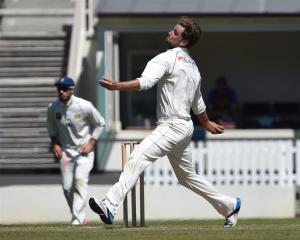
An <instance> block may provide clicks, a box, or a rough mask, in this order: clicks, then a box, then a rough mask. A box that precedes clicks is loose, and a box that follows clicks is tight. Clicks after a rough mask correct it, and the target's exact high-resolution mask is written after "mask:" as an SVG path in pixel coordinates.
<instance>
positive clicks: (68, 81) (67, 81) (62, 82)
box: [54, 77, 75, 87]
mask: <svg viewBox="0 0 300 240" xmlns="http://www.w3.org/2000/svg"><path fill="white" fill-rule="evenodd" d="M54 85H55V86H66V87H74V86H75V83H74V81H73V79H72V78H69V77H61V78H60V79H58V80H57V81H56V83H55V84H54Z"/></svg>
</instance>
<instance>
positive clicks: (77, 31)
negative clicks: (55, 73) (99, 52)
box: [67, 0, 94, 82]
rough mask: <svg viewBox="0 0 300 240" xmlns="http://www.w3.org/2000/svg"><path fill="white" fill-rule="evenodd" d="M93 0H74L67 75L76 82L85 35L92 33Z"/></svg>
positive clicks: (80, 66) (79, 72)
mask: <svg viewBox="0 0 300 240" xmlns="http://www.w3.org/2000/svg"><path fill="white" fill-rule="evenodd" d="M93 19H94V12H93V0H77V1H76V2H75V13H74V21H73V26H72V33H71V44H70V53H69V62H68V70H67V75H68V76H69V77H71V78H73V79H74V81H75V82H77V81H78V80H79V78H80V74H81V72H82V62H83V58H84V55H85V52H84V51H85V47H86V40H87V37H90V36H92V35H93V34H94V21H93Z"/></svg>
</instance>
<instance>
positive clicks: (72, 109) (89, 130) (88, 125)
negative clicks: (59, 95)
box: [47, 95, 105, 155]
mask: <svg viewBox="0 0 300 240" xmlns="http://www.w3.org/2000/svg"><path fill="white" fill-rule="evenodd" d="M104 125H105V121H104V118H103V117H102V116H101V114H100V113H99V112H98V111H97V109H96V108H95V107H94V106H93V105H92V103H91V102H89V101H86V100H84V99H82V98H79V97H76V96H74V95H72V96H71V98H70V100H69V101H68V103H67V104H64V103H63V102H61V101H60V100H59V99H57V100H56V101H55V102H53V103H50V104H49V107H48V114H47V128H48V133H49V136H50V137H57V138H58V140H59V143H60V145H61V147H62V148H63V149H64V150H72V149H73V150H75V151H78V150H79V148H80V146H82V145H83V144H85V143H87V142H88V140H89V139H90V138H91V137H92V138H94V139H96V140H97V139H98V138H99V136H100V134H101V131H102V128H103V126H104ZM71 154H72V155H74V154H75V153H71Z"/></svg>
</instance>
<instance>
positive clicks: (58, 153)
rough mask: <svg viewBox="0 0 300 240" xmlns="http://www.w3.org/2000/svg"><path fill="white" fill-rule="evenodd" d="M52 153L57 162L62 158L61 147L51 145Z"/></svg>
mask: <svg viewBox="0 0 300 240" xmlns="http://www.w3.org/2000/svg"><path fill="white" fill-rule="evenodd" d="M52 153H53V155H54V157H55V158H56V159H57V160H59V159H61V157H62V153H63V151H62V149H61V147H60V146H59V145H58V144H53V146H52Z"/></svg>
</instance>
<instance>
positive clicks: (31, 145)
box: [1, 140, 51, 151]
mask: <svg viewBox="0 0 300 240" xmlns="http://www.w3.org/2000/svg"><path fill="white" fill-rule="evenodd" d="M50 146H51V143H50V140H49V142H45V143H43V142H41V143H38V142H35V143H33V142H26V143H14V144H12V143H1V148H2V149H3V148H4V149H11V148H14V149H15V151H16V149H19V148H23V149H28V148H40V149H41V148H47V149H49V147H50Z"/></svg>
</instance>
